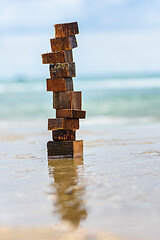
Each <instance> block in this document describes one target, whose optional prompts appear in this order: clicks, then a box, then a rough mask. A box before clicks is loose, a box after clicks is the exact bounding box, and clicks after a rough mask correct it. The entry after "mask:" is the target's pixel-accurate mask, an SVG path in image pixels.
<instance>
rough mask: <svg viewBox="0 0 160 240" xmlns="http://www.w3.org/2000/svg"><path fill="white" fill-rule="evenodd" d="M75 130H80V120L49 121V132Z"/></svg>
mask: <svg viewBox="0 0 160 240" xmlns="http://www.w3.org/2000/svg"><path fill="white" fill-rule="evenodd" d="M58 129H66V130H75V129H79V119H72V118H51V119H48V130H58Z"/></svg>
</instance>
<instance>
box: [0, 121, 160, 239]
mask: <svg viewBox="0 0 160 240" xmlns="http://www.w3.org/2000/svg"><path fill="white" fill-rule="evenodd" d="M44 126H45V124H43V123H41V124H39V125H38V124H36V123H35V125H33V124H30V125H29V124H28V123H27V124H25V123H23V124H22V123H21V124H18V125H17V124H10V126H8V125H6V126H4V125H3V126H1V129H0V130H1V136H0V149H1V152H0V178H1V181H0V209H1V211H0V212H1V214H0V226H5V227H29V228H30V227H32V228H34V227H43V228H45V227H51V226H53V225H55V224H59V223H61V222H64V221H68V222H69V223H70V224H71V225H72V226H73V227H74V228H75V229H79V228H81V227H82V228H85V229H88V231H92V230H93V229H94V231H103V232H109V233H111V234H113V235H116V236H118V237H121V238H124V239H141V240H142V239H145V240H146V239H148V240H149V239H159V238H160V230H159V223H160V214H159V200H160V188H159V185H160V161H159V159H160V144H159V139H160V132H159V131H158V129H160V124H158V123H157V124H156V123H155V124H146V125H140V124H139V125H128V126H127V125H126V126H124V125H114V126H109V125H108V126H106V127H105V128H102V129H101V128H99V129H98V128H95V129H94V128H93V127H90V128H88V127H87V128H86V127H85V126H83V124H82V129H81V130H80V131H78V137H77V138H78V139H84V157H83V158H79V159H67V160H63V159H61V160H49V161H48V159H47V151H46V143H47V141H48V140H50V138H51V136H50V133H47V131H46V129H45V128H44Z"/></svg>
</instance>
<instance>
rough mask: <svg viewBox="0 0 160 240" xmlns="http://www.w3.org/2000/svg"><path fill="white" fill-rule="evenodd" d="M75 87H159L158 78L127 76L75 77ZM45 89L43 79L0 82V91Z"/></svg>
mask: <svg viewBox="0 0 160 240" xmlns="http://www.w3.org/2000/svg"><path fill="white" fill-rule="evenodd" d="M74 84H75V86H76V89H80V90H94V89H95V90H101V89H102V90H104V89H109V90H110V89H147V88H148V89H149V88H160V78H139V79H138V78H135V79H134V78H129V79H108V78H106V79H101V78H97V79H93V80H92V79H87V78H86V79H78V78H77V79H75V81H74ZM43 91H46V82H45V80H44V81H33V82H32V81H28V82H27V81H25V82H16V81H15V82H14V81H13V82H6V83H5V82H0V93H19V92H21V93H22V92H24V93H28V92H43Z"/></svg>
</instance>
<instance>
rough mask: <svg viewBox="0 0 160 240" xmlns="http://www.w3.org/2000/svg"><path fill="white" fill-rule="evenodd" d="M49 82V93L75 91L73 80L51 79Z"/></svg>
mask: <svg viewBox="0 0 160 240" xmlns="http://www.w3.org/2000/svg"><path fill="white" fill-rule="evenodd" d="M46 81H47V91H52V92H59V91H60V92H61V91H73V80H72V78H49V79H47V80H46Z"/></svg>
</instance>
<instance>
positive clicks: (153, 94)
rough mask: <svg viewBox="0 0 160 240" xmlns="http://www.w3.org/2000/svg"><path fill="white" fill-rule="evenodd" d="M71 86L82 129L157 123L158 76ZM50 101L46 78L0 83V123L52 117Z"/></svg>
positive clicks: (104, 79) (87, 80) (77, 80)
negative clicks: (79, 99) (82, 114)
mask: <svg viewBox="0 0 160 240" xmlns="http://www.w3.org/2000/svg"><path fill="white" fill-rule="evenodd" d="M46 78H47V76H46ZM74 86H75V90H77V91H82V96H83V109H84V110H86V111H87V119H86V121H83V124H84V125H85V124H86V125H106V124H125V123H137V122H142V123H143V122H153V121H160V110H159V106H160V76H158V75H145V74H144V75H139V76H104V77H81V78H78V77H77V78H75V79H74ZM52 101H53V100H52V93H51V92H47V91H46V80H45V78H44V79H42V77H40V78H24V77H17V78H8V79H2V78H1V79H0V109H1V111H0V122H6V121H7V122H8V121H9V122H10V121H16V122H17V121H29V122H30V121H31V122H32V121H42V120H46V119H48V117H54V116H55V110H54V109H53V108H52Z"/></svg>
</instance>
